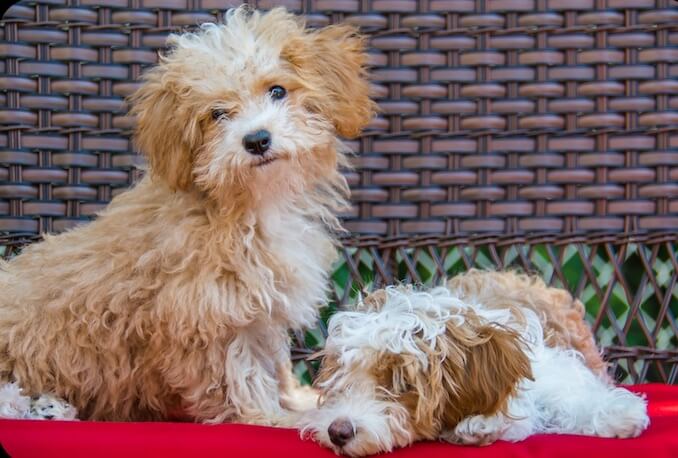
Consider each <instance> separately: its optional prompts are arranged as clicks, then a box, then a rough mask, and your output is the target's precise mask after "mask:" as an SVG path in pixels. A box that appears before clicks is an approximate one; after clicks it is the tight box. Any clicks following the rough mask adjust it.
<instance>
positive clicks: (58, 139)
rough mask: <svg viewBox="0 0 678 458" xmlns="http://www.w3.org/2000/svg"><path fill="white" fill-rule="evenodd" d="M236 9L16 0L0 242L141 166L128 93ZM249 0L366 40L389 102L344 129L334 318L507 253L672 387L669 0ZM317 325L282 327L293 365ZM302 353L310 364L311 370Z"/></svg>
mask: <svg viewBox="0 0 678 458" xmlns="http://www.w3.org/2000/svg"><path fill="white" fill-rule="evenodd" d="M236 3H238V2H231V1H218V0H190V1H189V0H134V1H128V0H96V1H92V0H80V1H67V0H37V1H30V2H29V1H21V2H19V3H18V4H16V5H14V6H12V7H11V8H10V10H9V11H8V12H7V13H6V14H5V16H4V18H3V20H2V22H1V23H0V33H2V37H1V38H2V42H1V43H0V65H2V71H1V72H0V88H1V89H2V92H0V98H1V100H2V105H3V109H2V111H0V124H1V126H2V131H1V132H0V145H1V148H0V234H2V235H1V236H0V247H1V248H0V250H2V251H1V253H2V255H3V256H6V257H7V256H11V255H12V254H13V253H15V252H16V250H18V249H20V247H21V246H23V245H25V244H26V243H29V242H31V241H33V240H35V239H36V238H37V237H39V234H40V233H43V232H59V231H62V230H64V229H66V228H68V227H71V226H73V225H74V224H78V223H81V222H83V221H86V220H88V219H89V218H91V217H93V216H94V215H95V214H96V212H97V211H99V210H100V209H101V208H103V206H105V204H106V203H107V202H108V201H109V200H110V199H111V198H112V197H113V196H115V195H116V194H118V193H120V192H122V191H123V190H124V189H125V188H126V187H127V186H129V185H130V184H131V183H133V182H134V181H135V180H137V179H138V178H139V176H140V175H139V171H138V170H137V169H136V168H135V167H136V166H137V165H138V164H139V163H140V161H141V160H142V159H141V158H140V156H139V155H138V154H136V153H135V152H134V151H133V150H132V146H131V143H130V132H131V129H132V128H133V120H132V119H131V118H130V117H129V116H127V114H126V107H125V103H124V97H125V96H127V95H129V94H130V93H131V92H132V91H133V90H134V89H135V88H136V87H137V83H136V82H135V81H136V79H137V77H138V76H139V74H140V73H141V72H142V71H143V69H144V68H145V67H147V66H149V65H152V64H153V63H154V62H155V61H156V59H157V50H158V49H160V48H161V47H162V46H163V43H164V38H165V36H166V35H167V34H168V33H169V32H170V31H175V30H180V29H185V28H191V27H194V26H195V25H196V24H198V23H201V22H205V21H214V20H216V19H217V18H218V17H219V15H220V14H221V13H222V12H223V10H224V8H226V7H227V6H232V5H233V4H236ZM250 3H254V4H256V5H257V6H260V7H270V6H272V5H274V4H276V5H277V4H280V5H285V6H287V7H288V8H290V9H291V10H294V11H297V12H299V13H301V14H305V15H306V17H307V18H308V23H309V24H310V25H313V26H316V25H317V26H320V25H326V24H328V23H333V22H338V21H349V22H351V23H354V24H356V25H359V26H360V27H361V29H362V30H363V31H364V32H365V33H366V34H368V35H369V37H370V41H369V43H370V56H371V57H370V63H371V66H372V75H373V86H374V97H375V99H376V100H377V101H378V102H379V104H380V106H381V108H382V112H381V114H380V115H379V116H378V117H377V118H376V119H375V120H374V122H373V123H372V125H371V127H370V129H368V130H367V131H366V132H365V133H364V135H363V136H362V137H361V138H360V139H359V140H357V141H355V142H352V143H351V146H352V147H353V149H354V150H355V151H356V152H357V153H358V154H357V155H356V156H355V157H354V158H353V163H354V166H355V169H354V170H352V171H347V172H346V177H347V179H348V182H349V184H350V186H351V189H352V193H353V207H352V209H351V210H350V211H349V212H348V213H347V214H346V215H344V224H345V227H346V228H347V229H348V230H349V231H350V234H351V235H350V236H346V238H345V239H344V248H343V249H342V256H341V261H340V262H339V263H338V265H337V269H336V271H335V272H334V275H333V276H332V285H331V297H330V307H329V308H328V313H329V312H331V311H332V310H334V309H336V308H337V307H343V306H345V305H347V304H349V303H351V302H352V301H353V300H355V298H356V296H357V294H358V292H360V291H364V290H369V289H371V288H374V287H378V286H381V285H383V284H386V283H391V282H393V281H396V280H406V281H417V282H422V283H434V282H436V281H437V280H439V279H440V278H442V277H444V276H449V275H453V274H455V273H457V272H459V271H462V270H465V269H468V268H470V267H483V268H489V267H498V268H505V267H518V268H522V269H526V270H529V271H534V272H537V273H539V274H541V275H543V276H544V278H545V279H546V280H547V281H548V282H549V283H551V284H555V285H558V286H563V287H566V288H568V289H570V290H571V291H572V292H573V293H574V294H576V295H577V296H579V297H581V298H582V300H583V301H584V302H585V304H586V306H587V311H588V318H589V319H590V321H591V323H592V325H593V327H594V329H595V331H596V336H597V338H598V339H599V342H600V343H601V345H602V346H603V347H604V348H605V352H606V356H607V358H608V359H609V360H610V361H611V362H612V369H613V370H614V371H615V377H616V378H617V380H620V381H624V382H627V383H640V382H646V381H655V382H661V383H669V384H673V383H676V381H677V380H678V364H677V363H678V351H677V350H676V344H677V343H678V323H677V322H676V315H677V314H678V286H677V284H678V274H677V271H678V235H677V233H678V184H677V182H678V130H677V128H676V125H678V114H676V112H675V111H674V110H676V108H677V107H678V88H677V86H676V80H675V78H676V76H678V51H677V50H676V48H675V46H676V44H678V28H677V27H676V24H677V23H678V10H676V9H675V4H672V2H671V0H657V1H654V0H624V1H620V0H607V1H602V2H601V1H597V2H594V1H593V0H567V1H562V0H489V1H478V2H474V1H471V0H435V1H434V0H431V1H415V0H373V1H364V0H363V1H357V0H285V1H263V0H262V1H259V2H250ZM672 7H673V8H672ZM328 313H326V314H325V315H324V318H326V317H327V315H328ZM322 332H323V327H322V323H321V325H320V328H319V330H317V331H315V332H311V333H309V334H307V335H305V336H301V335H299V336H297V340H298V343H299V345H298V348H297V349H296V351H295V355H294V356H295V358H297V359H299V360H303V358H304V357H305V356H306V355H308V354H309V353H310V352H312V350H313V348H314V347H317V346H319V345H322V341H323V334H322ZM299 364H300V367H299V368H300V371H302V370H303V368H304V367H305V368H306V369H308V370H309V374H310V376H312V375H313V371H314V369H315V366H314V363H311V362H300V363H299ZM302 366H303V367H302Z"/></svg>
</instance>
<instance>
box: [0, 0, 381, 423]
mask: <svg viewBox="0 0 678 458" xmlns="http://www.w3.org/2000/svg"><path fill="white" fill-rule="evenodd" d="M168 45H169V51H168V52H167V53H166V54H165V55H163V56H161V58H160V63H159V65H158V66H156V67H154V68H152V69H150V71H148V72H147V73H146V74H145V75H144V77H143V82H142V84H141V86H140V88H139V89H138V91H137V92H136V93H135V94H134V95H133V96H132V97H131V99H130V102H131V105H132V108H131V113H132V114H133V115H134V116H136V119H137V128H136V132H135V141H136V144H137V145H138V147H139V149H140V150H141V151H142V152H143V153H144V154H145V155H146V156H147V158H148V163H149V170H148V173H147V174H146V176H145V178H144V179H143V180H142V181H141V182H140V183H138V184H137V185H136V186H134V187H133V188H132V189H130V190H128V191H126V192H124V193H122V194H120V195H119V196H117V197H116V198H114V199H113V201H112V202H111V204H110V205H109V206H108V207H107V208H106V209H105V210H104V211H102V212H101V214H100V215H99V216H98V218H97V219H96V220H95V221H94V222H92V223H90V224H88V225H84V226H80V227H77V228H75V229H73V230H71V231H69V232H66V233H64V234H61V235H57V236H47V237H45V240H44V241H43V242H41V243H37V244H35V245H32V246H29V247H28V248H26V249H25V250H24V251H23V253H21V254H20V255H19V256H17V257H15V258H14V259H12V260H10V261H9V262H6V263H5V262H2V263H1V264H0V291H2V294H1V295H0V381H1V382H2V383H4V384H5V385H6V387H7V386H8V385H12V384H16V386H17V387H20V389H21V390H22V391H19V390H18V389H17V390H14V391H13V392H15V394H16V396H15V397H21V396H26V397H33V396H38V397H39V396H42V395H45V396H57V397H59V398H61V399H63V400H64V401H65V402H68V403H70V404H71V405H72V406H73V407H75V408H76V409H77V411H78V417H79V418H80V419H96V420H152V419H167V418H170V417H171V416H172V415H173V414H177V412H179V414H180V415H181V416H182V417H183V418H185V419H188V420H190V421H196V422H224V421H241V422H248V423H260V424H286V423H289V420H288V418H290V415H289V413H290V412H291V411H295V410H298V409H302V408H304V407H308V406H309V405H313V403H314V402H315V396H314V395H313V393H312V392H311V391H310V390H308V391H305V390H302V389H301V388H300V387H299V386H298V385H297V383H296V382H295V378H294V377H293V375H292V373H291V363H290V351H289V348H290V347H289V345H290V343H289V337H288V330H289V329H290V328H292V329H298V328H303V327H306V326H309V325H312V324H315V320H316V318H317V308H318V307H319V305H321V304H322V303H324V301H325V293H326V284H327V272H328V270H329V269H330V267H331V264H332V261H333V260H334V258H335V255H336V240H335V238H334V236H333V235H332V234H333V232H334V231H335V229H336V228H337V227H338V222H337V219H336V217H335V216H334V215H335V213H336V211H337V209H338V208H340V207H342V206H343V205H345V197H346V195H347V190H348V186H347V184H346V181H345V179H344V178H343V176H342V175H341V174H340V173H339V172H338V168H339V166H340V165H342V164H344V163H345V162H346V159H345V147H342V146H341V143H340V142H339V140H338V137H345V138H350V137H354V136H356V135H358V134H359V132H360V131H361V129H363V128H364V127H365V126H366V125H367V124H368V122H369V121H370V119H371V117H372V115H373V102H372V101H370V99H369V97H368V87H369V85H368V82H367V80H366V72H365V68H364V65H365V61H366V55H365V53H364V51H363V41H362V39H361V38H360V37H359V36H357V35H356V31H355V29H354V28H353V27H350V26H347V25H339V26H330V27H326V28H324V29H320V30H316V31H311V30H307V29H305V27H304V24H303V22H302V20H301V19H299V18H297V17H295V16H293V15H292V14H290V13H287V12H286V11H285V10H283V9H273V10H271V11H270V12H268V13H260V12H257V11H250V10H248V9H246V8H243V7H240V8H237V9H234V10H231V11H229V12H228V13H227V14H226V16H225V19H224V22H223V23H219V24H204V25H202V26H201V27H200V28H199V30H198V31H196V32H194V33H184V34H180V35H170V37H169V39H168ZM9 392H12V391H11V390H9V391H7V393H9ZM38 399H39V398H38ZM21 401H22V400H21V399H13V400H12V399H9V400H8V399H2V402H3V403H5V404H6V405H0V413H2V412H12V411H13V410H12V406H21V405H24V406H25V405H27V404H26V403H25V402H24V403H22V402H21ZM6 407H7V408H6ZM23 414H25V412H24V413H23ZM23 414H21V413H20V414H17V416H20V415H23Z"/></svg>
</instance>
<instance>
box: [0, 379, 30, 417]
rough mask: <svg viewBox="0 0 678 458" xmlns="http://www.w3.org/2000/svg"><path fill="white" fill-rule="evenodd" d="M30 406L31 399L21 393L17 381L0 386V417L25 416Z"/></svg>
mask: <svg viewBox="0 0 678 458" xmlns="http://www.w3.org/2000/svg"><path fill="white" fill-rule="evenodd" d="M30 408H31V399H30V398H29V397H28V396H24V395H23V394H21V388H20V387H19V385H18V384H17V383H5V384H4V385H2V386H0V418H26V417H27V416H28V413H29V411H30Z"/></svg>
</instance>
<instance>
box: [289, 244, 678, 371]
mask: <svg viewBox="0 0 678 458" xmlns="http://www.w3.org/2000/svg"><path fill="white" fill-rule="evenodd" d="M342 252H343V259H342V260H341V262H340V263H339V264H338V265H337V266H336V269H335V271H334V275H333V277H332V288H331V298H332V299H331V303H330V306H329V308H328V310H326V311H325V313H324V319H325V320H326V319H327V318H328V317H329V316H330V315H331V314H332V313H333V312H334V311H335V310H337V309H340V308H342V307H344V306H346V305H348V304H351V303H353V302H354V301H355V300H356V298H357V297H358V294H360V293H361V292H368V291H371V290H373V289H375V288H379V287H382V286H384V285H387V284H392V283H393V282H396V281H405V282H414V283H422V284H427V285H431V284H439V283H440V282H441V280H442V279H443V278H446V277H450V276H454V275H455V274H458V273H460V272H464V271H466V270H468V269H469V268H472V267H476V268H484V269H497V268H518V269H521V270H523V271H527V272H532V273H536V274H538V275H541V276H542V277H543V278H544V279H545V281H546V282H548V283H549V284H551V285H554V286H558V287H563V288H566V289H568V290H569V291H570V292H572V294H573V295H575V296H577V297H579V298H581V300H582V302H584V304H585V305H586V310H587V319H588V320H589V321H590V323H591V324H592V325H593V329H594V332H595V335H596V338H597V340H598V342H599V343H600V345H601V346H602V347H603V348H604V349H605V354H606V357H607V359H608V360H610V361H611V362H612V363H613V364H612V370H613V371H614V372H615V377H616V378H617V380H619V381H625V382H632V381H633V382H640V381H661V382H665V383H666V382H668V383H678V350H676V345H677V344H678V324H677V323H676V316H677V315H678V286H677V285H678V274H677V273H676V272H678V255H677V254H678V240H677V239H676V237H675V235H672V234H666V235H657V236H653V237H619V236H614V235H607V236H600V237H597V238H592V239H589V240H584V239H581V238H580V239H577V238H563V237H535V238H532V239H521V238H496V237H487V238H471V239H468V238H440V237H436V238H422V239H418V240H411V239H410V240H408V239H395V240H382V239H376V238H373V239H369V238H367V239H351V240H347V241H346V244H345V247H344V249H343V250H342ZM324 323H325V321H324V322H323V323H321V326H320V328H319V329H318V330H315V331H312V332H310V333H309V334H308V335H306V336H304V339H305V340H304V345H303V347H305V348H303V349H302V348H300V349H299V353H298V356H299V357H303V356H307V355H309V354H312V353H313V351H312V349H308V347H320V346H322V344H323V342H324V336H325V335H326V334H325V326H324ZM300 337H301V336H298V339H299V338H300ZM307 366H308V368H309V369H310V371H311V374H312V373H313V370H314V368H315V367H314V365H313V364H312V363H308V364H307Z"/></svg>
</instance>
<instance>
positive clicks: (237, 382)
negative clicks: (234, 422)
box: [217, 326, 289, 425]
mask: <svg viewBox="0 0 678 458" xmlns="http://www.w3.org/2000/svg"><path fill="white" fill-rule="evenodd" d="M281 353H282V354H288V355H289V344H288V342H287V335H286V334H283V335H282V336H278V335H276V331H275V330H272V329H270V328H268V327H267V326H264V327H261V326H251V327H247V328H243V329H241V330H239V332H238V333H237V335H236V336H235V338H234V339H233V340H232V341H231V343H230V344H229V346H228V349H227V351H226V372H225V378H226V380H225V382H226V396H227V399H228V403H229V404H230V405H231V406H232V409H233V410H234V411H235V413H236V416H237V419H238V420H239V421H243V422H246V423H255V424H264V425H277V424H281V423H282V422H283V419H284V418H285V416H286V415H285V413H284V411H283V409H282V407H281V405H280V387H279V381H278V379H277V370H276V362H277V361H278V360H279V358H280V354H281ZM217 421H218V419H217Z"/></svg>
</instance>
